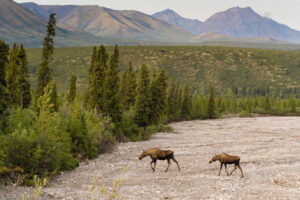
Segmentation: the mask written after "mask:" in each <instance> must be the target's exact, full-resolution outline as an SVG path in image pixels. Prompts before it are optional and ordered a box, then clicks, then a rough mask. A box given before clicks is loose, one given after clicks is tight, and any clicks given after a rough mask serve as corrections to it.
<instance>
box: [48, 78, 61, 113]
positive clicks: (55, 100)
mask: <svg viewBox="0 0 300 200" xmlns="http://www.w3.org/2000/svg"><path fill="white" fill-rule="evenodd" d="M50 102H51V103H52V104H53V109H54V111H55V112H57V111H58V107H59V105H58V96H57V86H56V82H55V81H53V82H52V83H51V100H50Z"/></svg>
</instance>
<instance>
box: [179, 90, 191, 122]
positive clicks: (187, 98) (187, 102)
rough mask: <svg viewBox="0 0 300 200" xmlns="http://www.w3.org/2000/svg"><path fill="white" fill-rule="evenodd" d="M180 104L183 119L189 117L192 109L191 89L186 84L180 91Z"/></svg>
mask: <svg viewBox="0 0 300 200" xmlns="http://www.w3.org/2000/svg"><path fill="white" fill-rule="evenodd" d="M182 98H183V100H182V106H181V117H183V118H184V119H190V115H191V109H192V99H191V90H190V88H189V86H188V85H187V84H185V86H184V89H183V93H182Z"/></svg>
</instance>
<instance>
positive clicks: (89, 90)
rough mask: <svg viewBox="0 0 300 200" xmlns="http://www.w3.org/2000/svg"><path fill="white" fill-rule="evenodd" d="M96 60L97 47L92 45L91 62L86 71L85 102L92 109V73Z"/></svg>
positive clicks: (94, 99) (93, 99)
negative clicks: (86, 87)
mask: <svg viewBox="0 0 300 200" xmlns="http://www.w3.org/2000/svg"><path fill="white" fill-rule="evenodd" d="M96 62H97V47H96V46H94V48H93V53H92V56H91V64H90V68H89V72H88V91H87V93H88V95H87V103H88V107H89V108H90V109H93V108H95V106H96V92H95V74H94V72H95V66H96ZM98 62H99V61H98Z"/></svg>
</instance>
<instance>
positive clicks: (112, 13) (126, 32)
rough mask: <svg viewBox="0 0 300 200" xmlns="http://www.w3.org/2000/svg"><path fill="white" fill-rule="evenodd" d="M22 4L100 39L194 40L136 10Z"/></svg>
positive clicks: (178, 29)
mask: <svg viewBox="0 0 300 200" xmlns="http://www.w3.org/2000/svg"><path fill="white" fill-rule="evenodd" d="M22 5H23V6H24V7H26V8H27V9H29V10H31V11H32V12H34V13H36V14H37V15H40V16H41V17H44V18H45V17H46V16H48V15H49V14H50V13H56V15H57V21H58V23H59V24H65V25H67V26H70V27H75V28H77V29H80V30H82V31H86V32H89V33H92V34H94V35H97V36H104V37H107V36H108V37H112V38H126V39H134V40H152V41H165V42H187V41H189V40H190V39H191V38H192V37H194V35H193V34H192V33H189V32H187V31H185V30H182V29H180V28H178V27H176V26H174V25H171V24H168V23H166V22H164V21H161V20H158V19H155V18H153V17H151V16H149V15H146V14H144V13H141V12H138V11H133V10H122V11H121V10H112V9H109V8H104V7H99V6H75V5H67V6H59V5H54V6H47V5H37V4H33V3H23V4H22ZM45 13H46V14H45Z"/></svg>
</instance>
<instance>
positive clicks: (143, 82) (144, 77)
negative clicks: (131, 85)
mask: <svg viewBox="0 0 300 200" xmlns="http://www.w3.org/2000/svg"><path fill="white" fill-rule="evenodd" d="M150 103H151V91H150V78H149V71H148V68H147V66H146V65H144V64H143V65H142V66H141V69H140V72H139V79H138V83H137V93H136V100H135V113H134V121H135V122H136V123H137V124H138V126H141V127H144V128H145V127H146V126H148V125H149V124H151V122H150V121H149V115H150V112H151V110H150Z"/></svg>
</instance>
